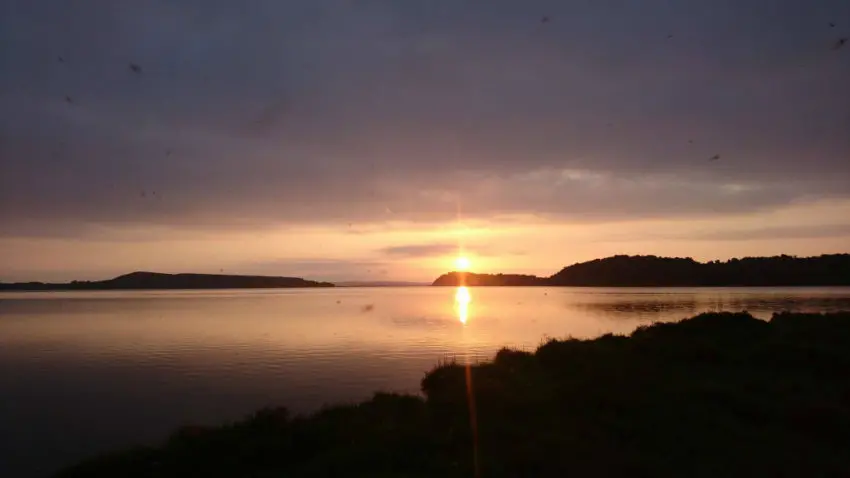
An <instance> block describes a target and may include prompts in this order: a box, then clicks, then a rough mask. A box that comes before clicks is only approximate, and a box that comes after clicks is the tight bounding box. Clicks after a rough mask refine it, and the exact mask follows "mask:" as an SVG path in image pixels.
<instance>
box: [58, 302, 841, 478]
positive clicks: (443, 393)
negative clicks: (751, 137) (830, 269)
mask: <svg viewBox="0 0 850 478" xmlns="http://www.w3.org/2000/svg"><path fill="white" fill-rule="evenodd" d="M848 370H850V313H848V312H842V313H832V314H792V313H782V314H776V315H774V316H773V318H772V319H771V320H770V321H762V320H758V319H755V318H753V317H752V316H750V315H749V314H746V313H711V314H702V315H698V316H696V317H693V318H690V319H686V320H684V321H682V322H679V323H658V324H654V325H650V326H644V327H640V328H638V329H637V330H636V331H635V332H633V333H632V334H631V335H630V336H617V335H610V334H608V335H604V336H601V337H599V338H596V339H593V340H578V339H568V340H550V341H548V342H546V343H544V344H542V345H541V346H540V347H539V348H538V349H537V350H536V351H535V352H534V353H530V352H522V351H515V350H509V349H503V350H501V351H499V352H498V353H497V354H496V356H495V358H494V359H493V360H492V361H491V362H486V363H480V364H475V365H471V366H468V367H467V366H466V365H463V364H460V363H454V362H446V363H443V364H440V365H438V366H437V367H436V368H434V369H433V370H431V371H430V372H428V373H427V374H426V376H425V377H424V378H423V380H422V392H423V397H417V396H407V395H395V394H376V395H375V396H374V397H373V398H372V399H370V400H368V401H364V402H362V403H359V404H355V405H346V406H338V407H331V408H326V409H323V410H321V411H319V412H316V413H314V414H312V415H309V416H291V415H290V414H289V413H288V412H287V411H286V409H283V408H278V409H264V410H260V411H258V412H256V413H254V414H253V415H251V416H249V417H247V418H245V419H244V420H242V421H239V422H236V423H231V424H227V425H223V426H219V427H211V428H205V427H184V428H183V429H180V430H178V431H177V432H175V433H174V434H173V435H172V436H171V437H170V438H169V439H168V440H167V441H166V442H165V443H163V444H162V445H160V446H157V447H150V448H137V449H133V450H126V451H122V452H118V453H113V454H108V455H103V456H100V457H96V458H93V459H91V460H88V461H86V462H83V463H81V464H79V465H76V466H74V467H71V468H68V469H66V470H63V471H62V472H60V473H59V474H58V475H57V476H59V477H63V478H74V477H107V476H109V477H112V476H123V477H188V476H206V477H219V476H221V477H224V476H228V477H271V476H299V477H300V476H305V477H306V476H375V477H381V476H384V477H389V476H393V477H411V476H475V475H476V474H478V475H480V476H485V477H490V476H493V477H508V476H511V477H513V476H567V475H574V476H629V477H640V476H653V477H657V476H690V477H715V476H742V477H743V476H746V477H752V476H848V475H850V457H848V455H847V450H850V380H848V375H847V371H848ZM468 381H471V385H472V390H473V391H474V394H473V395H474V401H475V407H474V411H475V412H474V413H475V415H476V416H475V417H474V418H475V420H470V419H471V418H472V417H470V411H469V410H470V406H469V395H468V389H467V386H468ZM470 423H475V424H476V425H475V426H476V430H475V431H476V433H473V431H472V429H471V426H470ZM474 457H477V460H476V459H475V458H474Z"/></svg>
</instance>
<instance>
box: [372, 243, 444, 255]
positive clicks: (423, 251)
mask: <svg viewBox="0 0 850 478" xmlns="http://www.w3.org/2000/svg"><path fill="white" fill-rule="evenodd" d="M458 250H459V246H458V245H457V244H414V245H406V246H392V247H386V248H384V249H381V250H380V252H381V253H383V254H386V255H388V256H391V257H433V256H443V255H447V254H456V253H457V252H458Z"/></svg>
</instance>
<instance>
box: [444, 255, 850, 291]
mask: <svg viewBox="0 0 850 478" xmlns="http://www.w3.org/2000/svg"><path fill="white" fill-rule="evenodd" d="M463 284H465V285H476V286H510V285H547V286H591V287H677V286H693V287H696V286H718V287H720V286H730V287H735V286H830V285H835V286H838V285H850V254H827V255H822V256H817V257H794V256H787V255H782V256H775V257H745V258H743V259H730V260H728V261H710V262H697V261H695V260H693V259H691V258H681V257H658V256H625V255H620V256H613V257H607V258H605V259H595V260H592V261H588V262H581V263H577V264H573V265H571V266H567V267H564V268H563V269H561V270H560V271H559V272H557V273H556V274H554V275H552V276H550V277H536V276H527V275H516V274H472V273H463V272H452V273H448V274H444V275H442V276H440V277H439V278H437V280H436V281H434V284H433V285H444V286H452V285H463Z"/></svg>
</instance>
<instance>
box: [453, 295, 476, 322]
mask: <svg viewBox="0 0 850 478" xmlns="http://www.w3.org/2000/svg"><path fill="white" fill-rule="evenodd" d="M470 302H472V296H471V295H470V294H469V288H468V287H466V286H460V287H458V288H457V291H456V292H455V310H456V311H457V319H458V320H460V323H462V324H464V325H466V321H467V320H468V319H469V303H470Z"/></svg>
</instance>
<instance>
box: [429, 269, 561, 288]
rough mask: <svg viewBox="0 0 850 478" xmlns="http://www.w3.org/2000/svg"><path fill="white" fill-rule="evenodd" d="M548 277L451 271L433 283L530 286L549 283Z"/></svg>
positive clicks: (477, 285)
mask: <svg viewBox="0 0 850 478" xmlns="http://www.w3.org/2000/svg"><path fill="white" fill-rule="evenodd" d="M547 281H548V279H545V278H542V277H537V276H532V275H523V274H474V273H472V272H449V273H448V274H443V275H441V276H440V277H438V278H437V280H435V281H434V283H433V285H447V286H457V285H466V286H470V287H484V286H500V285H501V286H529V285H549V284H548V282H547Z"/></svg>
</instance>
